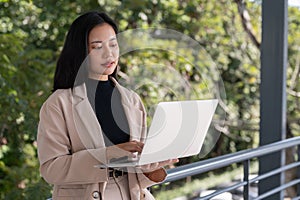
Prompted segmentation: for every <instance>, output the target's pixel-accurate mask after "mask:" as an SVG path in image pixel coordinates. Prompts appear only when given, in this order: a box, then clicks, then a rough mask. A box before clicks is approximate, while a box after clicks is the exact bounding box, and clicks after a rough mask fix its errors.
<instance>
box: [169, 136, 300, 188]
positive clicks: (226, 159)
mask: <svg viewBox="0 0 300 200" xmlns="http://www.w3.org/2000/svg"><path fill="white" fill-rule="evenodd" d="M296 145H300V136H298V137H293V138H289V139H285V140H282V141H279V142H274V143H272V144H267V145H264V146H260V147H257V148H255V149H247V150H242V151H239V152H236V153H231V154H227V155H223V156H219V157H216V158H211V159H207V160H203V161H198V162H195V163H191V164H187V165H183V166H179V167H176V168H173V169H169V170H167V172H168V175H167V178H166V180H165V181H164V183H166V182H172V181H175V180H179V179H182V178H185V177H188V176H193V175H196V174H201V173H204V172H207V171H211V170H214V169H218V168H222V167H225V166H228V165H231V164H233V163H239V162H242V161H245V160H249V159H251V158H254V157H260V156H263V155H266V154H270V153H273V152H276V151H280V150H282V149H286V148H289V147H293V146H296Z"/></svg>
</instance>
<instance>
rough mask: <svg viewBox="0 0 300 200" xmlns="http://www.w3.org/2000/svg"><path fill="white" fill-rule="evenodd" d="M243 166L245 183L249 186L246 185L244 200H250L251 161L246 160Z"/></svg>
mask: <svg viewBox="0 0 300 200" xmlns="http://www.w3.org/2000/svg"><path fill="white" fill-rule="evenodd" d="M243 166H244V182H246V183H247V184H246V185H244V192H243V196H244V200H249V187H250V186H249V168H250V160H249V159H248V160H245V161H244V162H243Z"/></svg>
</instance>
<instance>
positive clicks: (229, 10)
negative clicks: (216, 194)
mask: <svg viewBox="0 0 300 200" xmlns="http://www.w3.org/2000/svg"><path fill="white" fill-rule="evenodd" d="M0 6H1V9H0V16H1V17H0V199H46V198H47V197H50V196H51V187H50V186H49V185H48V184H47V183H46V182H45V181H44V180H43V179H42V178H41V177H40V175H39V170H38V168H39V164H38V160H37V153H36V141H35V140H36V131H37V124H38V114H39V109H40V107H41V105H42V103H43V102H44V101H45V99H46V98H47V97H48V96H49V95H50V93H51V92H50V91H51V89H52V88H51V87H52V79H53V74H54V70H55V64H56V60H57V58H58V55H59V52H60V50H61V48H62V45H63V42H64V38H65V35H66V32H67V29H68V28H69V26H70V24H71V22H72V21H73V20H74V19H75V18H76V17H77V16H78V15H79V14H80V13H82V12H85V11H88V10H99V11H105V12H107V13H109V15H111V16H112V17H113V18H114V19H116V21H117V22H118V24H119V27H120V31H125V30H128V29H134V28H144V29H147V28H150V27H156V28H157V27H158V28H169V29H172V30H176V31H178V32H179V33H182V34H184V35H186V36H189V37H190V38H192V39H194V40H196V41H197V42H198V44H199V46H201V49H193V47H184V48H181V47H180V45H181V43H180V41H176V40H175V41H174V40H169V39H163V38H162V39H159V40H157V44H155V45H159V46H160V47H161V48H160V49H140V50H137V51H134V52H129V53H127V54H125V55H124V56H122V57H121V60H120V66H121V73H120V74H119V75H120V77H121V78H120V81H123V82H124V84H127V85H129V86H132V87H135V88H133V89H135V90H136V91H137V92H138V93H139V94H140V95H141V97H142V100H143V101H144V103H145V106H146V108H147V110H149V113H150V114H151V112H153V108H152V107H151V106H152V105H154V104H155V103H157V102H159V101H161V100H180V99H195V98H210V97H214V96H215V93H214V92H213V91H214V89H215V88H216V87H217V85H216V84H215V83H216V82H214V81H215V80H216V79H217V78H218V77H216V79H215V77H211V78H209V76H210V75H212V72H211V71H212V69H213V68H212V67H213V66H215V68H216V69H217V70H218V73H219V74H220V76H221V78H222V81H223V84H224V88H225V91H226V98H225V97H224V96H223V103H224V104H223V107H222V109H223V110H224V112H225V113H226V119H225V121H224V126H222V129H221V130H222V134H221V137H220V138H219V140H218V142H217V144H216V145H215V146H214V149H213V151H212V152H211V153H210V154H209V155H208V157H213V156H217V155H220V154H226V153H230V152H235V151H238V150H241V149H246V148H252V147H254V146H256V145H257V135H258V126H259V83H260V74H259V73H260V72H259V65H260V63H259V56H260V53H259V49H257V47H256V46H255V45H254V44H253V43H252V41H251V40H250V39H249V36H248V35H247V34H246V33H245V30H244V29H243V27H242V23H241V18H240V16H239V14H238V9H237V5H236V4H235V3H234V1H230V0H218V1H209V0H185V1H175V0H147V1H146V0H145V1H139V0H135V1H129V0H123V1H120V0H99V1H94V0H80V1H79V0H75V1H70V0H67V1H63V0H59V1H53V0H49V1H44V0H34V1H33V0H0ZM246 6H247V7H246V8H247V11H248V12H249V16H250V22H251V25H252V31H253V34H254V36H255V37H256V38H257V40H258V41H260V34H261V28H260V27H261V22H260V17H258V16H260V15H261V14H260V5H259V4H258V3H255V1H246ZM299 19H300V11H299V9H297V8H289V38H288V42H289V68H288V72H287V77H288V78H287V88H288V96H287V97H288V109H287V110H288V125H289V126H290V128H291V131H292V134H294V135H299V132H300V126H299V117H300V112H299V111H300V103H299V97H300V94H299V89H300V82H299V65H300V59H299V58H300V56H299V49H300V47H299V45H300V39H299V38H300V31H299V30H300V22H299ZM133 42H139V40H137V38H134V39H133ZM166 48H170V49H176V50H171V51H166V50H165V49H166ZM124 72H125V73H124ZM128 77H129V78H132V77H133V79H131V81H132V82H126V80H127V79H126V78H128ZM145 77H147V78H145ZM162 80H163V81H162ZM149 120H150V119H149ZM221 125H222V124H221ZM197 160H199V158H198V157H193V158H190V159H188V160H183V161H182V162H181V164H183V163H184V162H191V161H197Z"/></svg>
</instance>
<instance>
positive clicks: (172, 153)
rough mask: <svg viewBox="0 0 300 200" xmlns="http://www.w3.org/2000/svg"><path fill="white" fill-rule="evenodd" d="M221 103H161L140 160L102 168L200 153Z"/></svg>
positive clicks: (134, 164) (193, 101)
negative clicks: (218, 105)
mask: <svg viewBox="0 0 300 200" xmlns="http://www.w3.org/2000/svg"><path fill="white" fill-rule="evenodd" d="M217 104H218V100H216V99H210V100H189V101H173V102H160V103H159V104H158V105H157V107H156V110H155V113H154V115H153V118H152V122H151V125H150V127H149V131H148V135H147V138H146V141H145V145H144V148H143V151H142V153H141V155H139V160H137V161H131V162H126V161H124V160H123V161H121V162H120V163H109V164H107V165H105V166H104V165H99V167H126V166H137V165H144V164H150V163H154V162H160V161H164V160H168V159H174V158H182V157H188V156H192V155H196V154H199V153H200V151H201V147H202V145H203V142H204V139H205V136H206V134H207V131H208V128H209V126H210V124H211V121H212V118H213V115H214V112H215V110H216V107H217Z"/></svg>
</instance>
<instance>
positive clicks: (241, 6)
mask: <svg viewBox="0 0 300 200" xmlns="http://www.w3.org/2000/svg"><path fill="white" fill-rule="evenodd" d="M234 2H235V3H236V4H237V6H238V11H239V15H240V17H241V19H242V24H243V28H244V30H245V31H246V33H247V34H248V36H249V37H250V39H251V41H252V42H253V44H254V45H255V46H256V47H257V48H258V49H260V42H258V40H257V38H256V37H255V35H254V33H253V32H254V31H253V28H252V25H251V23H250V15H249V13H248V11H247V9H246V5H245V3H244V2H243V0H234Z"/></svg>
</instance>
